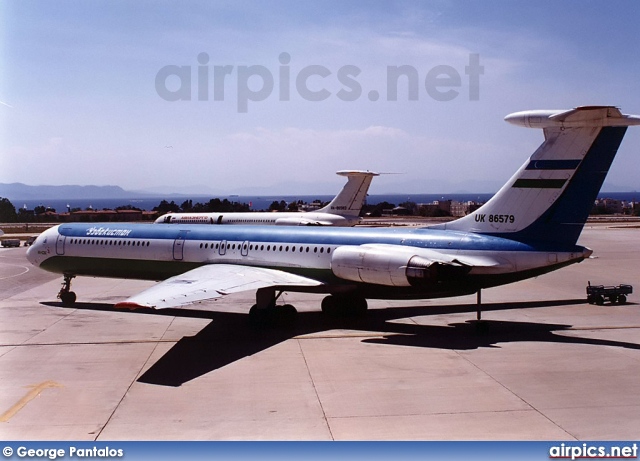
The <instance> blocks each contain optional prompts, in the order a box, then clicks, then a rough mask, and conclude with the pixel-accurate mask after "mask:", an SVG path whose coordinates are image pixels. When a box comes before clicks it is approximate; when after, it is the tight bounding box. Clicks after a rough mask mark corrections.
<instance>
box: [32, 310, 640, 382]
mask: <svg viewBox="0 0 640 461" xmlns="http://www.w3.org/2000/svg"><path fill="white" fill-rule="evenodd" d="M584 303H585V301H584V299H582V298H581V299H570V300H559V301H541V302H518V303H491V304H483V306H482V311H483V312H487V311H497V310H505V309H531V308H540V307H551V306H566V305H577V304H584ZM44 304H47V305H49V306H59V307H62V305H61V304H60V303H44ZM629 304H631V303H629ZM74 309H89V310H101V311H116V309H114V307H113V306H112V305H110V304H98V303H77V304H76V305H75V306H74ZM117 311H119V310H117ZM475 312H476V305H475V304H458V305H448V306H430V307H423V306H410V307H390V308H383V309H370V310H369V311H368V312H367V315H366V316H364V317H342V318H336V317H328V316H326V315H324V314H323V313H322V312H299V313H298V314H297V318H296V320H295V322H294V323H292V324H283V325H272V326H269V327H264V326H256V325H253V324H251V323H250V322H249V321H248V315H247V314H243V313H233V312H220V311H205V310H195V309H164V310H161V311H150V310H145V311H134V312H132V313H134V314H141V315H168V316H176V317H194V318H203V319H211V322H210V323H209V324H208V325H207V326H206V327H204V328H203V329H202V330H200V332H198V333H197V334H196V335H194V336H185V337H183V338H182V339H180V340H179V341H178V342H177V343H176V344H175V345H174V346H173V347H172V348H171V349H170V350H169V351H167V352H166V353H165V354H164V355H163V356H162V357H161V358H160V359H159V360H158V361H157V362H156V363H155V364H154V365H152V366H151V367H150V368H149V369H148V370H147V371H146V372H145V373H144V374H143V375H142V376H140V378H139V379H138V381H139V382H142V383H147V384H155V385H161V386H172V387H178V386H180V385H182V384H184V383H186V382H188V381H191V380H192V379H195V378H197V377H199V376H202V375H204V374H207V373H209V372H211V371H215V370H217V369H219V368H222V367H224V366H226V365H229V364H231V363H233V362H236V361H237V360H240V359H242V358H245V357H248V356H251V355H254V354H257V353H259V352H261V351H263V350H266V349H268V348H270V347H272V346H275V345H276V344H279V343H281V342H283V341H286V340H288V339H291V338H293V337H296V336H301V335H308V334H313V333H319V332H323V331H330V330H336V329H347V330H360V331H363V332H368V333H371V336H372V337H370V338H366V339H362V342H364V343H370V344H386V345H394V346H409V347H424V348H433V349H451V350H473V349H478V348H481V347H499V346H498V344H500V343H511V342H524V341H529V342H553V343H564V344H588V345H599V346H616V347H623V348H627V349H640V344H636V343H630V342H621V341H610V340H602V339H593V338H581V337H577V336H565V335H562V334H555V333H556V332H562V331H566V330H569V329H571V325H562V324H549V323H536V322H511V321H496V320H482V321H476V320H468V321H466V322H460V323H451V324H448V325H446V326H440V325H419V324H416V323H395V322H393V320H398V319H405V318H410V317H423V316H432V315H442V314H451V313H473V314H474V316H475ZM374 336H375V337H374Z"/></svg>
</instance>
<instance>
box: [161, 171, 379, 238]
mask: <svg viewBox="0 0 640 461" xmlns="http://www.w3.org/2000/svg"><path fill="white" fill-rule="evenodd" d="M336 174H337V175H340V176H346V177H347V183H346V184H345V185H344V187H343V188H342V190H341V191H340V193H339V194H338V195H336V196H335V197H334V199H333V200H331V202H329V204H328V205H327V206H325V207H324V208H320V209H319V210H316V211H308V212H305V213H300V212H293V211H292V212H281V213H271V212H249V213H167V214H165V215H162V216H160V217H159V218H158V219H156V221H155V222H156V224H236V225H238V224H240V225H250V224H253V225H262V226H269V225H271V226H337V227H352V226H355V225H356V224H358V223H359V222H360V220H361V218H360V210H362V205H363V204H364V201H365V199H366V198H367V192H368V190H369V186H370V185H371V180H372V179H373V177H374V176H378V173H373V172H371V171H361V170H342V171H338V172H336Z"/></svg>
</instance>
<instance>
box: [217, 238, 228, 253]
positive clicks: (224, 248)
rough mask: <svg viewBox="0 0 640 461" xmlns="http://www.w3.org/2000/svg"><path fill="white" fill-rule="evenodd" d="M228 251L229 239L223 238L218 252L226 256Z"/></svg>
mask: <svg viewBox="0 0 640 461" xmlns="http://www.w3.org/2000/svg"><path fill="white" fill-rule="evenodd" d="M226 252H227V241H226V240H223V241H222V242H220V249H219V250H218V253H219V254H220V256H224V255H225V253H226Z"/></svg>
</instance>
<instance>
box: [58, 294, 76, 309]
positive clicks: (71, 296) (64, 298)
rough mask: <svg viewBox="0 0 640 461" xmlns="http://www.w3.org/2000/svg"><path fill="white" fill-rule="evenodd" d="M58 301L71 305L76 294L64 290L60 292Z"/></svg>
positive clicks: (74, 300) (74, 301)
mask: <svg viewBox="0 0 640 461" xmlns="http://www.w3.org/2000/svg"><path fill="white" fill-rule="evenodd" d="M60 301H62V304H64V305H65V306H69V307H71V306H73V305H74V304H75V303H76V294H75V292H73V291H65V292H63V293H61V294H60Z"/></svg>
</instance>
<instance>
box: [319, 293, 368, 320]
mask: <svg viewBox="0 0 640 461" xmlns="http://www.w3.org/2000/svg"><path fill="white" fill-rule="evenodd" d="M321 306H322V312H324V313H325V314H327V315H329V316H332V317H360V316H362V315H364V314H365V313H366V312H367V300H366V299H365V298H363V297H362V296H358V295H354V294H344V295H330V296H327V297H326V298H324V299H323V300H322V305H321Z"/></svg>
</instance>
